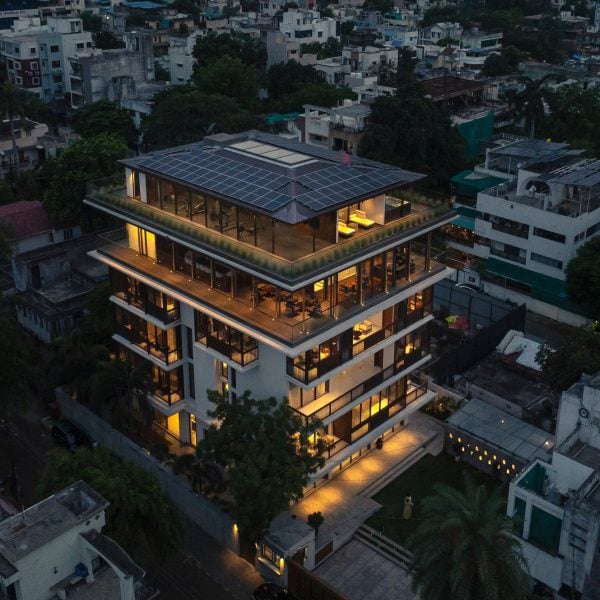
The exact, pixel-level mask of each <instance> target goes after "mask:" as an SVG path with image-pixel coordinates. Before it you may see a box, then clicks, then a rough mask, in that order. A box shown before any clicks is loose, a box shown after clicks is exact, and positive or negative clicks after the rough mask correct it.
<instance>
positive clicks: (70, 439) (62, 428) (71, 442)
mask: <svg viewBox="0 0 600 600" xmlns="http://www.w3.org/2000/svg"><path fill="white" fill-rule="evenodd" d="M52 437H53V438H54V439H55V440H56V441H57V442H58V443H59V444H60V445H61V446H65V447H66V448H75V447H76V446H88V447H90V448H95V447H96V446H97V445H98V442H96V441H95V440H93V439H92V438H90V436H89V435H88V434H87V433H85V431H81V429H78V428H77V427H76V426H75V425H73V423H71V422H70V421H67V420H66V419H62V420H61V421H57V422H56V423H55V424H54V427H52Z"/></svg>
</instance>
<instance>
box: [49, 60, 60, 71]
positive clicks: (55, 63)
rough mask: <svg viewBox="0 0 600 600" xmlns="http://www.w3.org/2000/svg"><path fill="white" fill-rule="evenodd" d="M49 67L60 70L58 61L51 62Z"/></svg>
mask: <svg viewBox="0 0 600 600" xmlns="http://www.w3.org/2000/svg"><path fill="white" fill-rule="evenodd" d="M50 66H51V67H52V68H53V69H60V60H53V61H52V63H51V65H50Z"/></svg>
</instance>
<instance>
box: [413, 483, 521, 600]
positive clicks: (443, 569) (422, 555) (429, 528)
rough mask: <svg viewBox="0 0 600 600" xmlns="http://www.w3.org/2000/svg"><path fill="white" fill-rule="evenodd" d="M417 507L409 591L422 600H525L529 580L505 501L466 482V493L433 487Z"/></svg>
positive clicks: (497, 494)
mask: <svg viewBox="0 0 600 600" xmlns="http://www.w3.org/2000/svg"><path fill="white" fill-rule="evenodd" d="M433 490H434V492H435V494H434V495H432V496H428V497H427V498H425V499H424V500H423V501H422V502H421V513H422V517H423V518H422V521H421V523H420V524H419V526H418V527H417V529H416V531H415V533H414V534H413V535H412V536H411V537H410V538H409V540H408V547H409V549H410V550H411V551H412V552H413V557H412V561H411V565H410V566H411V571H412V575H413V589H414V590H415V591H418V594H419V598H421V599H422V600H445V599H446V598H461V600H503V599H504V598H510V599H511V600H521V599H522V600H525V598H527V597H528V594H529V587H530V586H529V577H528V575H527V573H526V563H525V559H524V558H523V556H522V554H521V548H520V544H519V541H518V540H517V538H515V537H514V536H513V535H512V531H511V521H510V519H508V518H507V517H506V515H505V514H504V508H505V500H504V498H503V497H502V496H501V495H500V493H499V492H498V491H497V492H495V493H493V494H490V493H489V492H488V490H487V489H486V487H485V485H480V486H479V487H476V486H475V484H474V482H473V480H472V479H471V478H470V477H466V478H465V491H464V492H460V491H458V490H456V489H454V488H452V487H449V486H446V485H441V484H437V485H434V486H433Z"/></svg>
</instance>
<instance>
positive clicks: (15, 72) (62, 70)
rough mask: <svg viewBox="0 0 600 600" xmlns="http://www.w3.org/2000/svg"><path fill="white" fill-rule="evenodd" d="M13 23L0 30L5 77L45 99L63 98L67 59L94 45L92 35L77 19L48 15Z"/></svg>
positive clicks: (66, 87) (67, 72)
mask: <svg viewBox="0 0 600 600" xmlns="http://www.w3.org/2000/svg"><path fill="white" fill-rule="evenodd" d="M27 21H28V23H26V22H24V20H23V19H21V20H19V21H17V22H15V23H13V26H12V29H11V30H10V31H3V32H1V33H0V59H3V60H5V61H6V67H7V74H8V79H9V80H10V81H12V82H13V83H14V84H15V85H16V86H18V87H20V88H23V89H26V90H28V91H30V92H34V93H36V94H38V95H39V96H40V98H41V99H42V100H43V101H44V102H50V101H51V100H54V99H55V98H62V97H63V96H64V94H65V93H68V92H69V91H70V85H69V84H70V81H69V74H70V65H69V60H68V59H69V58H71V57H75V56H77V55H79V54H82V53H84V52H89V51H90V49H91V48H92V47H93V42H92V34H91V33H90V32H89V31H83V25H82V21H81V19H80V18H76V17H73V18H71V17H62V18H59V17H48V18H47V22H46V25H40V23H39V19H29V20H27Z"/></svg>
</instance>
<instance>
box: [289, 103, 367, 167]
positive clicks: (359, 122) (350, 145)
mask: <svg viewBox="0 0 600 600" xmlns="http://www.w3.org/2000/svg"><path fill="white" fill-rule="evenodd" d="M370 114H371V108H370V107H369V106H368V105H366V104H361V103H360V102H353V101H352V100H344V104H343V105H342V106H338V107H334V108H324V107H322V106H312V105H310V104H306V105H305V106H304V115H303V116H300V118H299V119H298V122H299V128H300V131H301V141H303V142H306V143H307V144H314V145H316V146H321V147H323V148H329V149H330V150H343V151H344V152H348V153H350V154H353V155H355V156H356V155H357V153H358V144H359V143H360V140H361V138H362V137H363V135H364V133H365V130H366V126H367V121H368V118H369V116H370Z"/></svg>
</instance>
